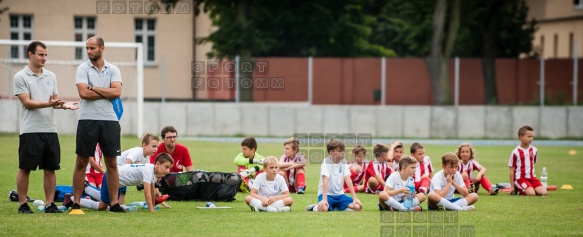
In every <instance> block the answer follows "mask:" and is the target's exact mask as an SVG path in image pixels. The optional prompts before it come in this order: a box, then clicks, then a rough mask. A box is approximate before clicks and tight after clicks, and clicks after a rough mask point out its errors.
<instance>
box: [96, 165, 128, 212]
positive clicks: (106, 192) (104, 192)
mask: <svg viewBox="0 0 583 237" xmlns="http://www.w3.org/2000/svg"><path fill="white" fill-rule="evenodd" d="M126 190H127V188H126V187H122V188H119V190H118V192H117V198H119V195H121V194H122V193H123V194H125V193H126ZM101 201H102V202H103V203H105V204H107V205H110V202H111V199H110V198H109V189H108V188H107V172H105V174H103V181H102V182H101Z"/></svg>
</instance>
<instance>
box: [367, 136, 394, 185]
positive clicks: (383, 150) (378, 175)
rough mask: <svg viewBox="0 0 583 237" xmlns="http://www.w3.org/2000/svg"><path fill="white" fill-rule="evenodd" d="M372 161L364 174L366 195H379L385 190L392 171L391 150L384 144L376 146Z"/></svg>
mask: <svg viewBox="0 0 583 237" xmlns="http://www.w3.org/2000/svg"><path fill="white" fill-rule="evenodd" d="M372 151H373V153H374V160H372V161H371V162H370V163H369V164H368V166H367V168H366V173H365V174H364V183H365V185H366V188H365V190H364V192H365V193H373V194H378V193H380V192H382V191H383V190H385V180H386V179H387V178H388V176H389V175H390V174H391V172H392V169H391V165H390V162H391V160H389V148H388V147H387V146H385V145H383V144H376V145H375V146H374V147H373V149H372Z"/></svg>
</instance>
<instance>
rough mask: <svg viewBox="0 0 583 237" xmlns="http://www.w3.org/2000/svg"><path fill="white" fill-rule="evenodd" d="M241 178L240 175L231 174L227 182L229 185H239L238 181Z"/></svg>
mask: <svg viewBox="0 0 583 237" xmlns="http://www.w3.org/2000/svg"><path fill="white" fill-rule="evenodd" d="M240 180H241V178H239V176H237V175H231V176H229V178H227V180H226V181H225V183H226V184H228V185H237V183H239V181H240Z"/></svg>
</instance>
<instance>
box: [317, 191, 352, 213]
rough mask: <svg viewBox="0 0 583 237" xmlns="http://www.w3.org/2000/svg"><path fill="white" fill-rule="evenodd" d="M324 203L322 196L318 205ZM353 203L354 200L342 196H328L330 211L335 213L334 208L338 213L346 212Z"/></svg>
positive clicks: (319, 197) (319, 196)
mask: <svg viewBox="0 0 583 237" xmlns="http://www.w3.org/2000/svg"><path fill="white" fill-rule="evenodd" d="M320 201H322V194H320V195H318V203H319V202H320ZM351 203H352V198H351V197H349V196H346V195H344V194H342V195H336V196H331V195H328V211H333V210H334V208H336V209H338V211H344V210H346V208H347V207H348V205H350V204H351Z"/></svg>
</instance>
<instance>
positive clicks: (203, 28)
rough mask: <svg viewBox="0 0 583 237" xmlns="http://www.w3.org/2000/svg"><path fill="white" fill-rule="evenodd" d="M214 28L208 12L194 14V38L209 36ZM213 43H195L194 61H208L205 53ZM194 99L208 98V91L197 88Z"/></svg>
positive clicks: (210, 48)
mask: <svg viewBox="0 0 583 237" xmlns="http://www.w3.org/2000/svg"><path fill="white" fill-rule="evenodd" d="M215 30H216V27H213V26H212V21H211V19H210V17H209V15H208V14H206V13H204V12H203V11H201V12H200V14H199V15H198V16H196V38H197V39H198V38H202V37H206V36H209V35H210V34H211V33H212V32H213V31H215ZM212 47H213V44H212V43H204V44H197V45H196V61H199V62H200V61H203V62H205V63H206V62H208V61H210V60H213V59H210V58H208V57H207V53H208V52H210V51H211V50H212ZM197 76H198V75H197ZM195 98H196V99H206V98H208V91H207V90H199V91H197V92H196V93H195Z"/></svg>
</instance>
